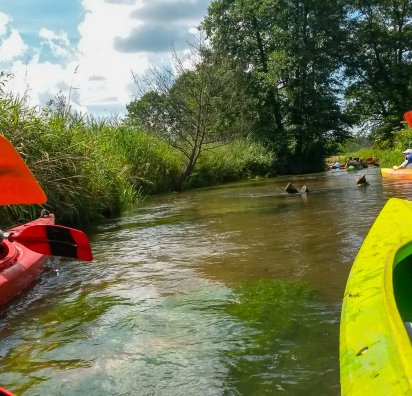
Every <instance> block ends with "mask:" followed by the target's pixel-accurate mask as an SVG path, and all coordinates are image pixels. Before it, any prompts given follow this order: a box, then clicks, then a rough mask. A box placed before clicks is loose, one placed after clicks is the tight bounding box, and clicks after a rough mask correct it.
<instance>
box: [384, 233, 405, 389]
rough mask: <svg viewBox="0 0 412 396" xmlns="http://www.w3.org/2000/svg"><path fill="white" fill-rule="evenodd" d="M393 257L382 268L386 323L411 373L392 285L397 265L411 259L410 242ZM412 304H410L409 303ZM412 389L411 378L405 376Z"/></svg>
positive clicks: (403, 324)
mask: <svg viewBox="0 0 412 396" xmlns="http://www.w3.org/2000/svg"><path fill="white" fill-rule="evenodd" d="M394 253H395V254H394V255H392V254H391V255H389V256H388V257H387V258H388V260H390V262H387V264H388V265H385V267H384V274H383V289H384V301H385V305H386V313H387V317H388V322H389V325H390V327H391V328H392V332H391V333H392V336H393V337H394V339H395V344H396V346H397V348H398V352H399V357H400V359H401V360H402V361H403V365H404V367H405V372H406V373H410V372H412V361H411V359H410V358H411V356H412V345H411V339H410V337H409V334H408V331H407V329H406V327H405V323H404V320H403V318H402V317H401V314H400V311H399V306H398V303H397V301H396V298H395V285H394V276H393V274H394V271H395V268H396V267H397V265H399V264H400V263H401V262H402V261H403V260H405V259H407V258H408V257H412V241H410V242H408V243H406V244H405V245H403V246H402V247H400V248H399V249H398V250H397V251H396V252H394ZM411 303H412V302H411ZM407 377H408V379H409V382H410V384H411V388H412V378H410V377H409V376H408V375H407Z"/></svg>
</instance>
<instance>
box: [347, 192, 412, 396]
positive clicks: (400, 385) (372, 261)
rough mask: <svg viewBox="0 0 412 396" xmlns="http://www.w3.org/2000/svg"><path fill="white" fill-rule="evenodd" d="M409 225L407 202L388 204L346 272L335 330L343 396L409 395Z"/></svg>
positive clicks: (411, 244) (411, 319)
mask: <svg viewBox="0 0 412 396" xmlns="http://www.w3.org/2000/svg"><path fill="white" fill-rule="evenodd" d="M410 220H412V202H409V201H406V200H402V199H397V198H392V199H389V200H388V202H387V203H386V205H385V206H384V208H383V209H382V211H381V213H380V214H379V215H378V217H377V219H376V220H375V223H374V224H373V226H372V227H371V229H370V231H369V233H368V235H367V236H366V238H365V240H364V242H363V244H362V246H361V248H360V249H359V252H358V255H357V256H356V259H355V261H354V264H353V266H352V269H351V271H350V274H349V277H348V282H347V285H346V290H345V294H344V298H343V305H342V314H341V327H340V371H341V373H340V376H341V391H342V395H359V396H360V395H368V394H373V395H412V346H411V339H410V336H409V334H408V331H407V326H409V325H408V323H412V287H411V286H410V283H411V282H412V235H410V229H409V228H410V227H409V224H410ZM407 275H410V277H409V279H410V280H411V281H409V279H408V276H407Z"/></svg>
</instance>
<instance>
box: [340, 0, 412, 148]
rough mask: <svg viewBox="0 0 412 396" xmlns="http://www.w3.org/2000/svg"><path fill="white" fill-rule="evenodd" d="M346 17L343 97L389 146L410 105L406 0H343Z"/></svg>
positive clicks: (411, 61) (410, 6)
mask: <svg viewBox="0 0 412 396" xmlns="http://www.w3.org/2000/svg"><path fill="white" fill-rule="evenodd" d="M347 19H348V23H347V35H348V45H347V46H346V51H345V55H346V57H345V67H346V69H345V70H346V76H347V78H348V79H349V84H348V87H347V90H346V99H347V101H348V103H349V105H350V108H351V111H352V112H353V113H354V114H355V115H356V116H358V117H359V119H360V121H361V122H362V123H363V125H365V126H367V127H368V128H371V129H372V131H373V136H374V137H375V138H376V139H378V140H379V141H381V142H386V143H389V145H391V144H392V143H393V140H394V130H395V129H396V128H399V127H400V125H401V121H402V115H403V113H404V112H405V111H407V110H410V109H411V108H412V3H411V2H410V1H406V0H356V1H354V0H353V1H348V2H347Z"/></svg>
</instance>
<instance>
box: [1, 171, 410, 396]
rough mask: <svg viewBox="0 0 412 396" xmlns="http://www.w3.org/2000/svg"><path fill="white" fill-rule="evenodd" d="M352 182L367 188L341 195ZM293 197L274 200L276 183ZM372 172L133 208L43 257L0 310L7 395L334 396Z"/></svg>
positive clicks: (406, 191) (382, 185)
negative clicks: (76, 252)
mask: <svg viewBox="0 0 412 396" xmlns="http://www.w3.org/2000/svg"><path fill="white" fill-rule="evenodd" d="M362 173H364V174H365V175H366V179H367V181H368V183H369V184H368V185H367V186H357V185H356V181H357V178H358V177H359V176H360V175H361V174H362ZM290 180H291V181H292V182H293V184H294V185H295V186H296V187H298V188H300V187H301V186H302V185H306V186H307V187H308V189H309V193H308V194H307V195H300V194H296V195H294V194H293V195H289V194H287V193H286V192H285V191H284V188H285V186H286V184H287V183H288V181H290ZM395 196H396V197H403V198H408V197H411V196H412V184H409V183H405V182H396V181H386V180H382V179H381V177H380V174H379V169H377V168H368V169H365V170H364V171H362V172H360V171H358V172H346V171H330V172H325V173H320V174H312V175H302V176H294V177H278V178H273V179H262V180H253V181H247V182H240V183H234V184H229V185H224V186H219V187H214V188H208V189H201V190H196V191H190V192H185V193H181V194H168V195H162V196H157V197H151V198H148V199H147V200H146V201H145V202H144V203H143V205H141V206H140V207H139V208H138V210H136V211H132V212H130V213H128V214H127V215H126V216H124V217H122V218H119V219H115V220H110V221H107V222H105V223H104V224H102V225H100V226H99V227H98V228H97V229H96V230H95V232H94V233H93V234H92V235H91V242H92V249H93V253H94V257H95V260H94V261H93V262H92V263H84V262H76V261H73V260H66V259H56V258H53V259H52V260H51V261H50V262H49V267H48V269H47V271H46V272H45V273H43V274H42V276H41V278H40V279H39V281H38V283H37V284H36V285H35V286H34V287H32V288H31V289H30V290H28V291H26V292H25V293H24V294H23V295H22V296H20V297H19V298H18V299H17V300H15V301H14V302H12V303H11V304H10V305H9V306H7V307H6V308H5V309H3V310H2V311H1V312H0V337H1V344H0V384H1V385H2V386H4V387H7V388H8V389H10V390H12V391H14V392H15V393H16V394H17V395H30V396H33V395H65V396H66V395H84V394H89V395H278V394H279V395H282V394H286V395H339V352H338V349H339V319H340V308H341V301H342V296H343V293H344V288H345V283H346V279H347V276H348V273H349V270H350V267H351V264H352V262H353V260H354V258H355V256H356V253H357V250H358V249H359V247H360V245H361V243H362V240H363V238H364V237H365V235H366V234H367V232H368V230H369V228H370V226H371V224H372V223H373V221H374V219H375V217H376V216H377V214H378V213H379V211H380V210H381V208H382V207H383V205H384V203H385V202H386V201H387V199H388V198H390V197H395Z"/></svg>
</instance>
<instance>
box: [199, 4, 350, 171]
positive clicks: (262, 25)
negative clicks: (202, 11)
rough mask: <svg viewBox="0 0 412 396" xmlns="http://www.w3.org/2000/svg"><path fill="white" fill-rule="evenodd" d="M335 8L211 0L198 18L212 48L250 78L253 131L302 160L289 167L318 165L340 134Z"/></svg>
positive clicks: (344, 120)
mask: <svg viewBox="0 0 412 396" xmlns="http://www.w3.org/2000/svg"><path fill="white" fill-rule="evenodd" d="M343 16H344V13H343V9H342V6H341V5H340V3H339V0H330V1H327V2H319V1H316V0H254V1H252V0H215V1H213V2H212V4H211V6H210V8H209V12H208V16H207V17H206V20H205V23H204V24H205V28H206V31H207V32H208V34H209V35H210V37H211V41H212V43H213V46H214V49H215V50H218V51H222V52H224V53H225V54H227V55H228V56H229V57H231V59H233V60H234V61H235V62H237V63H238V64H240V65H242V67H243V70H244V72H245V73H246V74H247V75H248V76H249V78H250V79H251V84H250V87H251V90H249V95H251V97H253V98H254V101H251V103H254V104H255V108H254V110H255V114H256V118H255V124H254V130H253V131H254V133H255V135H256V136H258V137H262V135H263V138H264V139H265V138H266V140H269V141H270V142H272V146H274V147H273V148H274V150H275V151H276V150H277V151H278V153H285V148H288V150H289V152H290V156H291V157H289V162H290V163H291V162H293V163H295V164H296V163H297V162H299V161H300V163H301V165H308V167H307V168H306V169H305V168H303V167H302V166H300V165H299V166H298V167H297V168H296V169H294V171H297V172H298V171H309V170H315V169H316V168H319V167H320V166H322V165H323V158H324V156H325V155H326V154H327V153H328V150H329V149H330V147H331V145H330V143H329V142H330V141H336V142H339V141H341V140H344V139H345V138H346V137H347V136H348V132H347V130H348V129H347V126H348V125H349V119H348V117H347V116H346V115H345V114H344V111H343V107H342V104H341V103H340V101H339V94H340V93H341V90H342V87H341V86H340V84H339V78H338V77H339V67H340V63H339V50H340V49H341V47H340V43H341V42H342V39H343V35H342V32H341V29H340V26H341V24H342V20H343ZM312 160H313V161H312ZM311 161H312V163H311ZM291 170H293V169H290V168H289V171H291Z"/></svg>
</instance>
